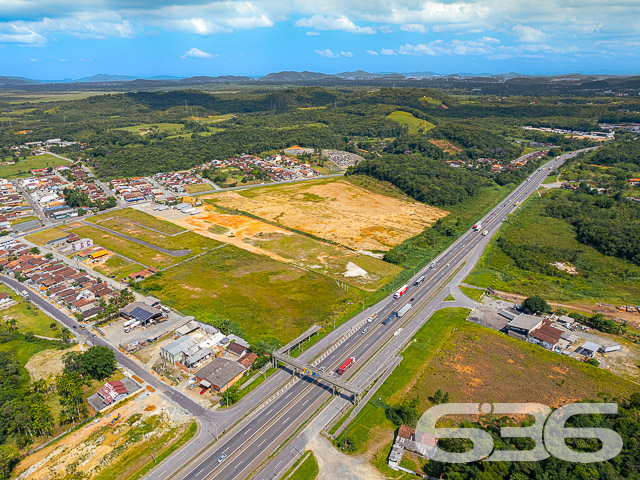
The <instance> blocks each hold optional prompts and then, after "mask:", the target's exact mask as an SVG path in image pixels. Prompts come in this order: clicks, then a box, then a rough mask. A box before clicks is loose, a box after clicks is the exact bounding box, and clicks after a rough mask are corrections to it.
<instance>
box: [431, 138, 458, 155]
mask: <svg viewBox="0 0 640 480" xmlns="http://www.w3.org/2000/svg"><path fill="white" fill-rule="evenodd" d="M429 143H432V144H433V145H435V146H436V147H438V148H440V149H442V150H444V151H445V152H447V153H451V154H454V153H458V152H461V151H462V148H460V147H456V146H455V145H454V144H453V143H451V142H450V141H449V140H429Z"/></svg>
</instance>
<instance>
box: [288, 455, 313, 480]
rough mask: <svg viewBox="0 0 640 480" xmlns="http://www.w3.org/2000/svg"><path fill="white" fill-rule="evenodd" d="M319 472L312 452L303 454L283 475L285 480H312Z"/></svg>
mask: <svg viewBox="0 0 640 480" xmlns="http://www.w3.org/2000/svg"><path fill="white" fill-rule="evenodd" d="M318 473H320V471H319V470H318V461H317V460H316V457H315V455H314V454H313V452H311V451H308V452H305V453H304V454H303V455H302V457H300V459H299V460H298V461H297V462H296V463H295V464H294V465H293V467H291V468H290V469H289V471H288V472H287V473H285V474H284V476H283V477H282V478H284V479H285V480H314V479H315V478H316V477H317V476H318Z"/></svg>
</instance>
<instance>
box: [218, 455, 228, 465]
mask: <svg viewBox="0 0 640 480" xmlns="http://www.w3.org/2000/svg"><path fill="white" fill-rule="evenodd" d="M226 459H227V454H226V453H223V454H222V455H220V458H218V463H222V462H224V461H225V460H226Z"/></svg>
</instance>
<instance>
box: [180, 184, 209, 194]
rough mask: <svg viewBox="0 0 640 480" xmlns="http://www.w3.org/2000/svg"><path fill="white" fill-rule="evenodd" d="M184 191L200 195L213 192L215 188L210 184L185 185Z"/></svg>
mask: <svg viewBox="0 0 640 480" xmlns="http://www.w3.org/2000/svg"><path fill="white" fill-rule="evenodd" d="M184 189H185V190H186V191H187V193H191V194H193V193H200V192H206V191H208V190H213V189H214V188H213V187H212V186H211V185H209V184H208V183H196V184H195V185H185V187H184Z"/></svg>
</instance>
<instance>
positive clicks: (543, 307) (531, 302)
mask: <svg viewBox="0 0 640 480" xmlns="http://www.w3.org/2000/svg"><path fill="white" fill-rule="evenodd" d="M522 308H523V309H524V310H525V311H526V312H528V313H547V312H550V311H551V307H550V306H549V304H548V303H547V302H546V301H545V299H544V298H542V297H540V296H538V295H534V296H533V297H527V298H525V299H524V300H523V301H522Z"/></svg>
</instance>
